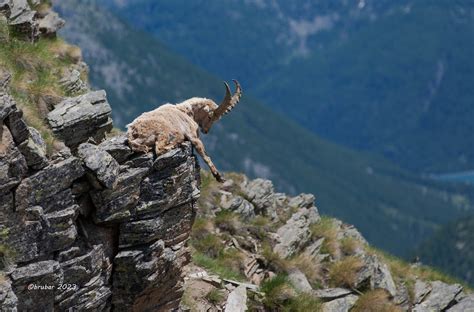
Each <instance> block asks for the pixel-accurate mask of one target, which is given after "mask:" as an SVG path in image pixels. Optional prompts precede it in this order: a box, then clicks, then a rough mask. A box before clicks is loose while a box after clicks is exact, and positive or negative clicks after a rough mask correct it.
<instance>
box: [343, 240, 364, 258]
mask: <svg viewBox="0 0 474 312" xmlns="http://www.w3.org/2000/svg"><path fill="white" fill-rule="evenodd" d="M340 246H341V252H342V254H343V255H344V256H352V255H354V254H355V252H356V251H357V249H358V248H359V247H360V242H359V241H357V240H356V239H354V238H352V237H344V238H343V239H341V241H340Z"/></svg>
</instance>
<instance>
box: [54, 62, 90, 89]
mask: <svg viewBox="0 0 474 312" xmlns="http://www.w3.org/2000/svg"><path fill="white" fill-rule="evenodd" d="M59 83H60V84H61V86H62V87H63V88H64V90H66V92H67V94H69V95H74V94H79V93H83V92H86V91H88V90H89V86H88V85H87V83H85V82H84V81H82V79H81V72H79V71H78V70H77V69H75V68H71V69H69V70H66V72H65V74H64V76H63V77H62V78H61V80H60V81H59Z"/></svg>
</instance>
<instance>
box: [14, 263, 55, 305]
mask: <svg viewBox="0 0 474 312" xmlns="http://www.w3.org/2000/svg"><path fill="white" fill-rule="evenodd" d="M11 279H12V283H13V289H14V291H15V294H16V296H17V297H18V310H19V311H53V309H54V296H55V293H56V287H57V286H59V284H60V283H62V274H61V268H60V266H59V263H58V262H57V261H53V260H48V261H41V262H35V263H32V264H29V265H27V266H24V267H19V268H17V269H16V270H15V271H13V273H12V274H11Z"/></svg>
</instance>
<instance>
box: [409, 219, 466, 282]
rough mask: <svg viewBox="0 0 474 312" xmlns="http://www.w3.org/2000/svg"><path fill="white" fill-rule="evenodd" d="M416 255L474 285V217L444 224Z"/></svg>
mask: <svg viewBox="0 0 474 312" xmlns="http://www.w3.org/2000/svg"><path fill="white" fill-rule="evenodd" d="M414 255H417V256H419V257H420V260H421V262H422V263H424V264H426V265H430V266H434V267H436V268H440V269H442V270H443V271H445V272H448V273H449V274H452V275H453V276H456V277H457V278H459V279H462V280H464V281H466V282H467V283H468V284H470V285H471V287H474V218H472V217H471V218H465V219H461V220H459V221H456V222H453V223H450V224H448V225H446V226H444V227H443V228H441V229H440V230H439V231H438V232H437V233H436V234H435V235H434V236H433V237H432V238H430V239H429V240H427V241H426V242H424V243H423V244H422V245H421V246H420V248H419V249H418V250H416V251H415V252H414Z"/></svg>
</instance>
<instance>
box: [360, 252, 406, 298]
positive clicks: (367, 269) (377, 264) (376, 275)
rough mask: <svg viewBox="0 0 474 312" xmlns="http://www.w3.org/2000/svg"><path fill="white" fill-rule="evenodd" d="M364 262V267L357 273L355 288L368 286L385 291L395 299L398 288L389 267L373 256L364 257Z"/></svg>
mask: <svg viewBox="0 0 474 312" xmlns="http://www.w3.org/2000/svg"><path fill="white" fill-rule="evenodd" d="M363 262H364V265H363V267H362V268H361V269H360V270H359V272H357V278H356V283H355V287H356V288H361V287H364V286H365V285H367V284H368V286H369V287H370V289H378V288H380V289H385V290H386V291H387V292H388V293H389V294H390V295H391V296H392V297H394V296H395V295H396V294H397V288H396V286H395V282H394V281H393V278H392V274H391V273H390V270H389V269H388V266H387V265H386V264H385V263H383V262H381V261H380V260H379V259H378V257H377V256H372V255H367V256H364V257H363Z"/></svg>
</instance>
